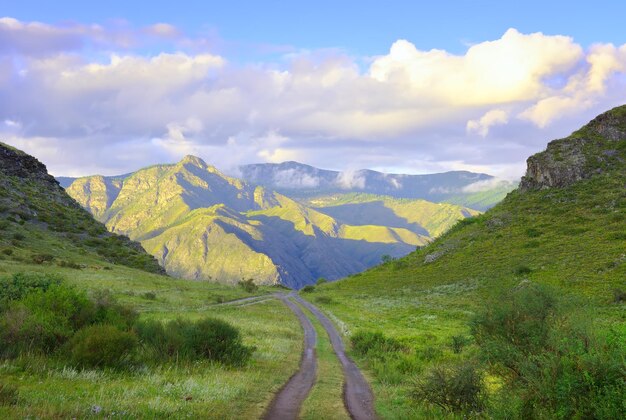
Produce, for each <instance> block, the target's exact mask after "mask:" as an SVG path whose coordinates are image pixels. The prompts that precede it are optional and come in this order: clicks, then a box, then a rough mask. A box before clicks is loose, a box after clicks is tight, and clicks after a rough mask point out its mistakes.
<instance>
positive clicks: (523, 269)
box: [513, 265, 533, 276]
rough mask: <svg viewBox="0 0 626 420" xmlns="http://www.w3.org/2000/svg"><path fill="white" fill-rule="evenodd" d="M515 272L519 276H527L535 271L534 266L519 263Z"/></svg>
mask: <svg viewBox="0 0 626 420" xmlns="http://www.w3.org/2000/svg"><path fill="white" fill-rule="evenodd" d="M513 272H514V273H515V274H516V275H518V276H525V275H527V274H530V273H532V272H533V270H532V268H530V267H528V266H526V265H518V266H517V267H515V270H513Z"/></svg>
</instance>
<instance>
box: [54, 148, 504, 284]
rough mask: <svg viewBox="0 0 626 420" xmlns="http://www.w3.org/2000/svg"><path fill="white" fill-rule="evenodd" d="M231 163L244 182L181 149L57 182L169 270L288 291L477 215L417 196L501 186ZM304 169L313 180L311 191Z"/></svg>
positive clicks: (492, 195) (493, 193)
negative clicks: (350, 182) (161, 160)
mask: <svg viewBox="0 0 626 420" xmlns="http://www.w3.org/2000/svg"><path fill="white" fill-rule="evenodd" d="M240 170H241V173H242V175H243V178H244V179H239V178H234V177H230V176H227V175H225V174H223V173H221V172H220V171H219V170H217V169H216V168H215V167H213V166H210V165H208V164H207V163H206V162H204V161H203V160H202V159H200V158H198V157H195V156H186V157H185V158H184V159H182V160H181V161H180V162H178V163H176V164H164V165H155V166H151V167H148V168H144V169H141V170H138V171H136V172H134V173H131V174H127V175H122V176H116V177H104V176H89V177H83V178H78V179H72V178H60V181H61V182H62V185H65V186H66V189H67V192H68V193H69V194H70V195H71V196H72V197H73V198H74V199H75V200H76V201H77V202H78V203H80V204H81V205H82V206H83V207H84V208H85V209H87V210H88V211H89V212H90V213H91V214H92V215H93V216H94V217H95V218H96V219H97V220H99V221H100V222H102V223H104V224H105V225H106V226H107V228H108V229H109V230H110V231H112V232H116V233H119V234H124V235H128V236H129V237H130V238H131V239H133V240H136V241H139V242H140V243H141V244H142V245H143V247H144V248H145V249H146V250H147V251H148V252H149V253H150V254H152V255H154V256H155V257H156V258H157V260H158V261H159V263H160V264H161V265H162V266H163V267H164V268H165V269H166V270H167V272H168V273H169V274H171V275H174V276H177V277H183V278H191V279H210V280H217V281H221V282H226V283H234V282H237V281H239V280H241V279H248V278H252V279H254V281H255V282H257V283H260V284H274V283H280V284H284V285H287V286H289V287H294V288H300V287H302V286H304V285H306V284H311V283H314V282H315V281H316V280H317V279H318V278H326V279H329V280H334V279H338V278H341V277H344V276H347V275H350V274H353V273H356V272H359V271H362V270H364V269H366V268H368V267H371V266H373V265H375V264H378V263H379V262H380V261H381V258H382V257H383V256H384V255H389V256H390V257H400V256H403V255H406V254H407V253H409V252H411V251H412V250H414V249H415V248H416V247H420V246H424V245H426V244H427V243H429V242H430V241H431V240H432V239H433V238H435V237H437V236H438V235H440V234H441V233H443V232H445V231H446V230H447V229H449V228H450V227H451V226H452V225H454V224H455V223H456V222H457V221H458V220H460V219H463V218H466V217H471V216H474V215H477V214H479V213H480V212H479V211H477V210H475V209H472V208H469V207H465V206H462V205H459V204H452V203H446V202H439V203H435V202H431V201H427V200H425V199H424V197H431V198H432V197H435V196H436V197H439V198H440V199H443V198H450V199H453V198H454V197H457V198H458V197H462V198H463V199H470V198H471V197H474V199H475V200H478V199H479V198H478V194H480V197H482V198H483V201H482V202H483V203H484V204H485V205H490V204H487V203H491V201H495V200H496V199H497V198H499V197H500V196H501V195H503V194H504V191H505V190H506V188H504V184H500V185H496V187H495V188H492V189H488V188H487V189H486V191H479V192H468V191H467V187H468V186H472V185H476V183H483V184H480V185H482V186H483V187H481V189H484V185H489V186H491V184H488V183H490V182H492V181H493V177H490V176H488V175H484V174H473V173H469V172H452V173H447V174H436V175H414V176H412V175H385V174H381V173H378V172H374V171H363V173H364V174H365V175H363V178H362V180H361V181H358V185H356V186H352V187H349V186H348V187H347V188H341V187H340V186H337V185H338V184H337V182H338V181H337V180H338V179H343V178H345V177H346V176H347V175H345V174H343V173H338V172H333V171H324V170H319V169H316V168H313V167H310V166H307V165H302V164H298V163H295V162H288V163H285V164H281V165H272V164H262V165H248V166H244V167H241V168H240ZM285 171H286V172H285ZM296 172H298V173H299V174H300V175H296ZM306 174H310V175H306ZM313 176H316V177H317V179H318V181H316V182H317V186H316V187H315V188H309V187H308V186H307V185H306V184H307V182H309V183H310V185H312V183H314V182H312V181H310V180H309V178H312V177H313ZM342 177H343V178H342ZM279 178H280V179H283V180H284V182H286V180H287V179H288V178H291V179H293V180H295V181H294V184H292V185H291V186H290V188H280V186H281V185H283V186H284V185H285V184H284V182H283V184H281V182H282V181H280V182H279V181H277V179H279ZM305 178H306V179H307V180H309V181H303V180H304V179H305ZM333 180H334V181H333ZM389 180H396V182H400V181H398V180H403V182H404V183H405V184H404V185H403V186H402V187H401V188H400V187H399V188H395V190H396V191H394V194H395V195H391V194H387V195H379V194H381V193H390V192H391V190H390V189H389V188H393V187H390V185H393V182H392V181H389ZM389 182H392V184H389ZM296 184H298V185H300V188H294V186H295V185H296ZM411 186H412V187H411ZM418 186H419V187H418ZM275 188H277V189H278V191H276V189H275ZM464 189H465V192H464ZM442 191H447V192H446V193H443V192H442ZM366 192H367V193H366ZM369 192H373V193H376V194H372V193H369ZM485 197H488V198H487V199H485Z"/></svg>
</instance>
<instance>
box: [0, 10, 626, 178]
mask: <svg viewBox="0 0 626 420" xmlns="http://www.w3.org/2000/svg"><path fill="white" fill-rule="evenodd" d="M142 37H154V38H155V39H156V38H158V39H159V42H170V40H171V42H173V43H174V44H173V45H174V47H172V48H170V50H168V51H166V52H162V53H158V54H155V55H146V54H143V55H142V54H139V53H138V52H137V51H134V50H133V49H132V46H133V45H136V44H137V43H140V42H141V39H142ZM196 41H197V42H196ZM176 42H179V43H180V44H175V43H176ZM181 45H193V46H194V47H193V48H190V49H187V50H185V49H184V48H183V47H181V48H183V49H182V50H177V49H176V48H177V47H178V46H181ZM198 45H205V44H203V42H202V40H194V39H189V38H182V35H181V34H180V33H179V31H178V30H177V28H175V27H173V26H171V25H169V24H167V23H158V24H155V25H152V26H149V27H145V28H129V27H124V26H123V25H122V26H120V27H103V26H99V25H78V24H76V25H69V26H55V25H49V24H43V23H37V22H21V21H17V20H15V19H10V18H3V19H0V95H2V98H3V100H2V101H0V121H16V122H19V123H20V126H19V127H18V126H13V127H9V126H8V125H7V124H6V123H5V124H0V136H3V137H6V136H8V135H11V136H12V137H10V138H12V139H16V140H15V141H16V142H18V139H21V140H19V142H21V143H20V144H28V145H31V146H29V147H31V149H30V150H31V151H32V150H34V149H33V148H32V145H36V146H37V147H41V148H42V150H44V151H45V156H46V159H48V162H50V164H51V166H52V167H54V168H55V169H54V170H55V171H56V172H57V173H59V171H61V170H64V168H73V169H72V170H75V171H81V170H82V171H83V173H89V171H90V170H91V169H92V168H93V167H98V168H102V169H103V170H104V169H106V168H107V165H108V167H109V170H108V171H107V172H109V173H110V172H112V171H117V170H118V169H120V168H121V166H122V165H123V164H124V162H130V163H128V165H129V166H128V167H124V169H123V171H128V170H132V169H136V167H137V166H138V164H139V162H141V164H149V163H155V162H158V160H159V159H161V160H162V159H175V158H178V157H180V156H182V155H184V154H187V153H193V154H200V155H201V156H202V157H203V158H205V160H207V161H208V162H210V163H214V164H216V165H218V166H221V167H236V166H237V165H238V164H242V163H250V162H255V161H259V160H262V161H269V162H279V161H284V160H300V161H305V162H307V163H310V164H313V165H316V166H320V167H331V168H338V169H342V168H346V167H374V168H375V167H377V166H379V167H382V166H384V167H386V168H402V170H405V171H410V172H424V171H433V170H437V171H445V170H478V171H481V172H490V173H495V174H498V175H505V176H509V175H511V174H515V175H516V176H517V175H519V172H521V169H522V168H523V167H524V161H525V159H526V157H527V156H528V155H530V154H532V153H534V152H537V151H539V150H541V149H542V148H543V147H544V146H545V143H546V142H547V141H548V140H549V139H551V138H555V137H556V136H563V135H566V134H568V133H569V132H571V131H572V130H573V129H575V128H577V127H578V126H580V125H582V124H583V123H585V122H586V121H587V120H588V119H589V118H590V117H592V116H593V114H594V113H597V112H599V111H602V110H604V109H607V108H609V107H611V106H614V105H617V104H619V103H620V102H622V101H623V100H624V99H623V98H624V97H626V95H625V93H626V80H625V78H624V75H625V73H626V45H625V46H613V45H611V44H598V45H594V46H591V47H590V48H588V49H587V50H584V49H583V48H582V47H581V46H580V45H578V44H576V43H575V42H574V41H573V40H572V38H570V37H567V36H553V35H546V34H542V33H534V34H522V33H520V32H518V31H517V30H515V29H510V30H508V31H507V32H506V33H505V34H503V36H502V37H501V38H499V39H496V40H492V41H485V42H481V43H477V44H475V45H472V46H470V47H468V48H467V50H466V51H465V52H464V53H462V54H451V53H449V52H447V51H443V50H430V51H422V50H419V49H418V48H416V47H415V46H414V45H413V44H412V43H411V42H409V41H406V40H399V41H397V42H395V43H394V44H393V45H392V46H391V48H390V50H389V51H388V52H387V53H386V54H384V55H381V56H378V57H375V58H374V59H373V60H372V61H371V62H370V63H371V64H370V65H369V67H368V68H367V69H364V70H362V69H361V68H360V66H359V63H360V62H361V58H359V57H357V58H354V57H350V56H348V55H346V54H344V53H341V52H337V51H325V52H323V53H316V52H310V53H301V54H298V55H293V56H292V57H290V58H289V59H287V60H286V61H285V62H275V63H264V64H258V63H257V64H253V65H241V64H236V63H230V62H229V61H228V60H227V59H226V57H225V54H224V55H217V54H214V53H208V52H206V49H204V50H198V49H196V48H198ZM129 48H130V49H129ZM172 49H174V52H172ZM85 51H88V53H87V52H85ZM111 51H114V53H111ZM199 51H201V52H199ZM495 126H497V127H498V129H497V130H494V129H493V127H495ZM487 135H489V136H490V138H491V140H492V141H489V142H476V141H467V140H468V139H478V138H481V137H485V136H487ZM32 139H37V140H36V141H34V140H33V141H31V140H32ZM45 139H47V140H45ZM46 142H48V143H46ZM64 142H65V143H66V144H69V145H71V147H72V148H73V150H77V155H76V156H83V157H82V158H76V159H74V155H73V154H71V153H61V152H59V155H58V156H56V157H52V154H51V152H50V150H49V149H48V148H47V146H46V144H54V145H55V147H56V148H57V149H56V150H62V149H63V147H62V146H63V144H64ZM126 149H128V150H129V154H133V155H134V154H135V153H136V154H139V151H141V153H143V155H142V156H141V157H139V158H137V159H136V160H135V161H134V162H133V161H132V160H130V159H126V158H125V157H124V156H123V154H122V151H124V150H126ZM81 150H82V151H83V153H82V154H81V153H79V151H81ZM92 150H95V151H97V154H95V155H93V156H94V157H93V158H91V156H92V154H91V151H92ZM110 150H116V151H119V154H112V153H110ZM35 152H36V150H35ZM94 153H95V152H94ZM35 154H37V153H35ZM179 155H180V156H179ZM96 156H97V157H96ZM102 156H104V157H102ZM135 157H136V155H135ZM70 159H74V160H70ZM89 159H93V162H92V161H89ZM72 165H74V166H72ZM80 168H82V169H80ZM299 182H305V183H307V182H309V183H312V182H314V180H308V179H302V180H300V181H299ZM338 182H341V183H343V184H344V185H360V183H361V182H364V179H362V178H359V176H358V173H355V172H354V171H346V172H345V173H343V174H342V175H341V178H340V179H338Z"/></svg>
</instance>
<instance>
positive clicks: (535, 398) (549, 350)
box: [472, 283, 626, 419]
mask: <svg viewBox="0 0 626 420" xmlns="http://www.w3.org/2000/svg"><path fill="white" fill-rule="evenodd" d="M560 300H561V299H560V298H558V296H557V295H556V294H555V293H554V292H552V291H550V290H549V289H546V288H544V287H539V286H536V285H533V284H530V283H529V284H525V285H524V286H523V287H517V288H516V289H514V290H513V291H512V292H510V293H509V294H508V295H507V296H506V298H500V299H499V300H498V302H496V303H492V304H491V305H490V306H489V308H488V309H485V310H484V311H483V312H482V313H480V314H478V315H477V316H476V317H475V319H474V320H473V322H472V333H473V335H474V338H475V340H476V343H477V344H478V346H479V348H480V355H481V357H482V359H483V360H484V361H486V363H487V365H488V367H489V368H490V369H492V370H493V371H494V372H498V373H499V374H500V376H501V378H502V380H503V386H502V387H501V388H500V390H499V392H498V394H497V395H496V396H495V399H494V400H495V401H496V403H495V404H494V416H495V413H498V414H497V415H498V416H499V417H503V416H504V417H508V418H560V419H566V418H623V415H624V405H623V402H624V401H626V398H625V397H626V382H625V379H624V378H625V372H626V367H625V365H624V352H623V351H624V348H626V337H625V336H624V333H623V330H622V331H621V332H620V331H615V332H611V333H610V334H608V335H606V336H601V335H598V333H597V332H596V331H597V330H596V329H594V328H593V326H592V325H591V324H590V320H591V319H592V318H593V317H592V316H590V315H589V314H586V313H584V310H583V309H581V307H580V305H574V304H569V305H568V304H567V302H565V303H564V302H561V301H560ZM511 402H515V404H512V403H511Z"/></svg>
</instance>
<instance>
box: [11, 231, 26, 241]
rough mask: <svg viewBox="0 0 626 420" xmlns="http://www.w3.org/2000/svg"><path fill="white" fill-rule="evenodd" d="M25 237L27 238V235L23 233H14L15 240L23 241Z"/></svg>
mask: <svg viewBox="0 0 626 420" xmlns="http://www.w3.org/2000/svg"><path fill="white" fill-rule="evenodd" d="M24 239H26V236H24V235H23V234H22V233H19V232H16V233H14V234H13V240H15V241H23V240H24Z"/></svg>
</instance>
